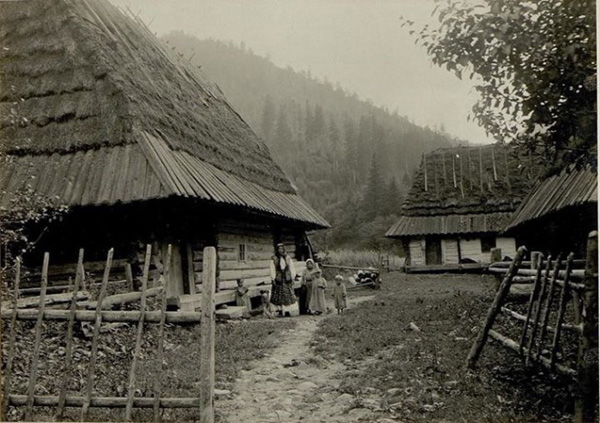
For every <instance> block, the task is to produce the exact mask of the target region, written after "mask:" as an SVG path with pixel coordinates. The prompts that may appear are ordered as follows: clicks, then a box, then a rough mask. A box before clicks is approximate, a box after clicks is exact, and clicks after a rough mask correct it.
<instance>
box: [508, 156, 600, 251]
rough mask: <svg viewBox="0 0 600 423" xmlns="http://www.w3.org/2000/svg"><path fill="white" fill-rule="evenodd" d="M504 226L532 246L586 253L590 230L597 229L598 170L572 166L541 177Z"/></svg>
mask: <svg viewBox="0 0 600 423" xmlns="http://www.w3.org/2000/svg"><path fill="white" fill-rule="evenodd" d="M505 229H506V233H507V234H510V235H511V236H516V237H518V238H519V239H520V240H522V242H523V243H524V244H525V245H527V246H528V247H529V248H530V249H532V250H537V251H542V252H544V253H552V254H557V253H559V252H563V253H566V252H567V250H568V251H575V252H577V253H579V256H580V257H584V253H585V248H586V242H587V238H588V234H589V233H590V232H591V231H594V230H598V175H597V171H596V170H593V169H591V168H590V167H586V168H582V169H576V168H574V167H573V166H571V167H568V168H566V169H564V170H563V171H562V172H560V173H559V174H556V175H552V176H550V177H548V178H545V179H542V180H540V181H539V182H538V183H537V184H536V186H535V187H534V188H533V189H532V190H531V193H530V194H529V195H528V196H527V198H525V200H524V201H523V203H522V204H521V206H520V207H519V209H518V210H517V211H516V212H515V214H514V215H513V217H512V218H511V219H510V220H509V222H508V224H507V227H506V228H505Z"/></svg>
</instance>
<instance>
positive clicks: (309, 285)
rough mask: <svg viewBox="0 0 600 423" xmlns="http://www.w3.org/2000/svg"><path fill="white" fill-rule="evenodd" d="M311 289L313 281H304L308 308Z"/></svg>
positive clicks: (307, 306) (308, 306) (308, 307)
mask: <svg viewBox="0 0 600 423" xmlns="http://www.w3.org/2000/svg"><path fill="white" fill-rule="evenodd" d="M312 291H313V283H312V281H311V282H308V281H307V282H306V303H305V304H306V308H307V309H308V310H310V299H311V297H312Z"/></svg>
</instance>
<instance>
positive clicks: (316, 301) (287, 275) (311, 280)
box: [236, 244, 347, 317]
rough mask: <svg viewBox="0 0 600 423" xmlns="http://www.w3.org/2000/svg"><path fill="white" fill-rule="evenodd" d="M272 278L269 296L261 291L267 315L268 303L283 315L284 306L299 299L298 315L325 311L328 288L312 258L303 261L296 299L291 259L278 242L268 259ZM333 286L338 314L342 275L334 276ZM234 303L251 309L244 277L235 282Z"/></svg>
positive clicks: (342, 306)
mask: <svg viewBox="0 0 600 423" xmlns="http://www.w3.org/2000/svg"><path fill="white" fill-rule="evenodd" d="M270 267H271V281H272V289H271V296H270V299H269V298H268V291H261V308H262V309H263V312H264V314H267V315H268V316H269V317H270V313H271V309H270V305H271V304H272V305H273V306H275V307H276V313H277V314H278V315H279V316H283V315H284V312H283V309H284V307H285V306H290V305H292V304H294V303H295V302H296V301H298V308H299V311H300V314H317V315H318V314H322V313H324V312H325V311H326V310H327V306H326V303H325V293H326V291H327V281H326V280H325V278H324V277H323V272H322V271H321V269H319V266H318V265H317V264H316V263H315V262H314V261H313V260H312V259H308V260H306V269H304V271H303V272H302V275H301V278H300V281H301V283H300V295H299V298H298V299H297V298H296V294H295V293H294V280H295V279H296V276H297V274H296V269H295V267H294V262H293V261H292V258H291V257H290V256H289V255H288V254H287V253H286V252H285V246H284V245H283V244H278V245H277V251H276V254H275V255H274V256H273V258H272V260H271V266H270ZM335 281H336V283H335V285H334V287H333V297H334V302H335V308H336V309H337V312H338V313H342V312H343V310H344V309H345V308H347V304H346V295H347V293H346V286H345V285H344V278H343V277H342V276H341V275H337V276H336V277H335ZM236 304H237V305H240V306H246V307H248V309H249V310H251V306H250V298H249V296H248V288H246V287H244V282H243V280H241V279H240V280H239V281H238V286H237V288H236Z"/></svg>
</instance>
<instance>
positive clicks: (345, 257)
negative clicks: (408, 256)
mask: <svg viewBox="0 0 600 423" xmlns="http://www.w3.org/2000/svg"><path fill="white" fill-rule="evenodd" d="M319 256H320V257H321V258H322V260H323V262H324V263H326V264H335V265H344V266H351V267H379V265H380V264H381V260H385V259H388V258H389V261H390V263H389V265H390V269H392V270H399V269H400V268H401V267H402V266H403V265H404V258H403V257H398V256H396V255H393V254H387V253H378V252H377V251H375V250H359V251H356V250H329V251H324V252H322V253H319Z"/></svg>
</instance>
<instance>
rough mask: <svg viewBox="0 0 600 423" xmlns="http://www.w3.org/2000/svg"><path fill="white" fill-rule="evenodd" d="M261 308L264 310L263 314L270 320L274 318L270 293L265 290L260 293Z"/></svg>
mask: <svg viewBox="0 0 600 423" xmlns="http://www.w3.org/2000/svg"><path fill="white" fill-rule="evenodd" d="M260 308H261V309H262V314H263V316H265V317H268V318H269V319H271V318H273V313H272V312H271V302H270V301H269V291H267V290H266V289H263V290H261V291H260Z"/></svg>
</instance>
